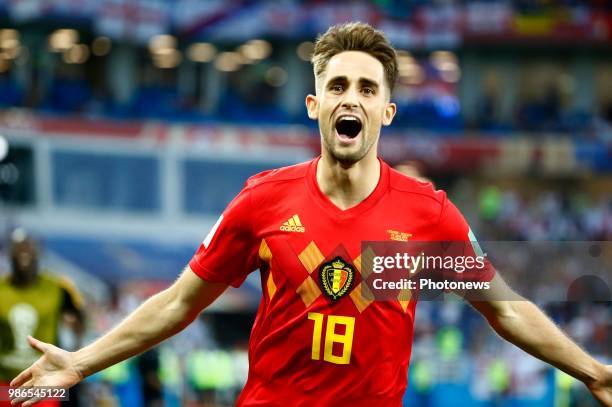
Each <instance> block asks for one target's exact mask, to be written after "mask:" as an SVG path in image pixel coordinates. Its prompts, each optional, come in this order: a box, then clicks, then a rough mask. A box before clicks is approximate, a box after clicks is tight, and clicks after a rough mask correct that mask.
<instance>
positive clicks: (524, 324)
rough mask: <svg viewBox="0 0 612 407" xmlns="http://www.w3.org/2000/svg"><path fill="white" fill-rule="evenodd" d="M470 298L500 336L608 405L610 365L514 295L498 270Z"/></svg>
mask: <svg viewBox="0 0 612 407" xmlns="http://www.w3.org/2000/svg"><path fill="white" fill-rule="evenodd" d="M478 294H479V295H478V300H477V301H476V300H470V303H471V304H472V306H473V307H474V308H476V309H477V310H478V311H479V312H480V313H481V314H482V315H483V316H484V317H485V318H486V320H487V321H488V322H489V324H490V325H491V327H492V328H493V329H494V330H495V332H497V333H498V334H499V335H500V336H501V337H502V338H504V339H505V340H507V341H509V342H511V343H513V344H514V345H516V346H518V347H519V348H521V349H523V350H524V351H526V352H528V353H529V354H531V355H533V356H535V357H537V358H538V359H541V360H543V361H545V362H547V363H550V364H551V365H553V366H556V367H557V368H559V369H561V370H563V371H564V372H566V373H567V374H569V375H571V376H573V377H575V378H576V379H578V380H580V381H582V382H583V383H584V384H585V385H586V386H587V387H588V388H589V390H590V391H591V393H592V394H593V396H595V398H596V399H597V400H599V402H601V403H602V404H603V405H605V406H612V365H608V366H606V365H604V364H602V363H600V362H598V361H597V360H595V359H594V358H593V357H592V356H590V355H589V354H588V353H586V352H585V351H584V350H583V349H582V348H580V346H578V345H577V344H576V343H574V342H573V341H572V340H571V339H570V338H569V337H568V336H567V335H565V334H564V333H563V332H562V331H561V330H560V329H559V328H558V327H557V326H556V325H555V324H554V323H553V322H552V321H551V320H550V319H549V318H548V317H547V316H546V315H545V314H544V312H543V311H542V310H541V309H540V308H538V307H537V306H536V305H535V304H533V303H532V302H531V301H528V300H526V299H525V298H523V297H521V296H519V295H518V294H516V293H515V292H514V291H513V290H512V289H511V288H510V287H508V285H507V284H506V283H505V281H504V280H503V279H502V278H501V276H500V275H499V273H496V275H495V277H494V278H493V280H491V285H490V288H489V289H487V290H482V292H481V293H478Z"/></svg>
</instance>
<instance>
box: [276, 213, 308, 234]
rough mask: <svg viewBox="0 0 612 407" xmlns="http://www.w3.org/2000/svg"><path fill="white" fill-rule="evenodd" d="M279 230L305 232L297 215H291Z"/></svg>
mask: <svg viewBox="0 0 612 407" xmlns="http://www.w3.org/2000/svg"><path fill="white" fill-rule="evenodd" d="M280 230H282V231H283V232H300V233H304V232H305V231H306V228H305V227H304V226H302V222H300V217H299V216H297V215H293V216H292V217H290V218H289V220H288V221H287V222H285V223H283V224H282V225H281V227H280Z"/></svg>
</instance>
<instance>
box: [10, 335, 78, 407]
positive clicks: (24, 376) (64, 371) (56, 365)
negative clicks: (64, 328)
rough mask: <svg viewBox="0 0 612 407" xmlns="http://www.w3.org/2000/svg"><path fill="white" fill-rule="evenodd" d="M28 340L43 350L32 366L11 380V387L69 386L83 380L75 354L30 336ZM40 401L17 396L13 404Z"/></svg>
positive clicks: (34, 346) (24, 404)
mask: <svg viewBox="0 0 612 407" xmlns="http://www.w3.org/2000/svg"><path fill="white" fill-rule="evenodd" d="M28 342H30V346H31V347H33V348H34V349H36V350H38V351H40V352H42V356H41V357H40V358H38V360H37V361H36V362H34V363H33V364H32V365H31V366H30V367H28V368H27V369H25V370H24V371H23V372H21V373H20V374H19V375H18V376H17V377H16V378H14V379H13V380H12V381H11V384H10V386H11V387H19V388H22V389H27V388H31V387H60V388H66V389H67V388H69V387H72V386H74V385H75V384H77V383H78V382H80V381H81V380H83V375H82V374H81V373H80V372H79V371H78V370H77V369H76V367H75V360H74V354H73V353H72V352H68V351H65V350H63V349H60V348H58V347H57V346H53V345H51V344H50V343H45V342H42V341H39V340H38V339H34V338H33V337H31V336H28ZM37 401H40V399H38V398H30V399H28V398H24V397H22V398H15V399H13V400H12V401H11V404H13V405H17V404H18V403H23V406H24V407H27V406H31V405H32V404H34V403H36V402H37Z"/></svg>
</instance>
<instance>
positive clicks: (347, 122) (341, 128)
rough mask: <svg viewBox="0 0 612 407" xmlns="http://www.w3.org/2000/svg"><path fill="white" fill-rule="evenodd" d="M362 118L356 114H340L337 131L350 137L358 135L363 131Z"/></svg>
mask: <svg viewBox="0 0 612 407" xmlns="http://www.w3.org/2000/svg"><path fill="white" fill-rule="evenodd" d="M361 127H362V125H361V120H359V118H358V117H355V116H340V117H339V118H338V120H336V131H337V132H338V135H340V136H344V137H346V138H349V139H353V138H355V137H357V135H358V134H359V132H360V131H361Z"/></svg>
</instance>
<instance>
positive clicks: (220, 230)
mask: <svg viewBox="0 0 612 407" xmlns="http://www.w3.org/2000/svg"><path fill="white" fill-rule="evenodd" d="M253 216H254V215H253V211H252V208H251V201H250V189H248V188H245V189H243V190H242V191H241V192H240V194H238V196H236V197H235V198H234V200H233V201H232V202H230V204H229V205H228V206H227V208H226V209H225V211H224V212H223V214H222V215H221V217H219V219H218V220H217V222H216V223H215V225H214V226H213V227H212V229H211V230H210V232H209V233H208V235H207V236H206V238H205V239H204V241H203V242H202V243H201V244H200V247H199V248H198V250H197V251H196V253H195V255H194V256H193V257H192V259H191V261H190V262H189V267H190V268H191V270H193V272H194V273H195V274H197V275H198V276H200V277H201V278H202V279H204V280H206V281H210V282H214V283H225V284H228V285H232V286H234V287H239V286H240V285H241V284H242V282H243V281H244V279H245V278H246V277H247V275H248V274H249V273H250V272H252V271H253V270H255V269H256V268H257V244H256V241H255V236H254V233H253V229H252V222H251V220H252V217H253Z"/></svg>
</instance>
